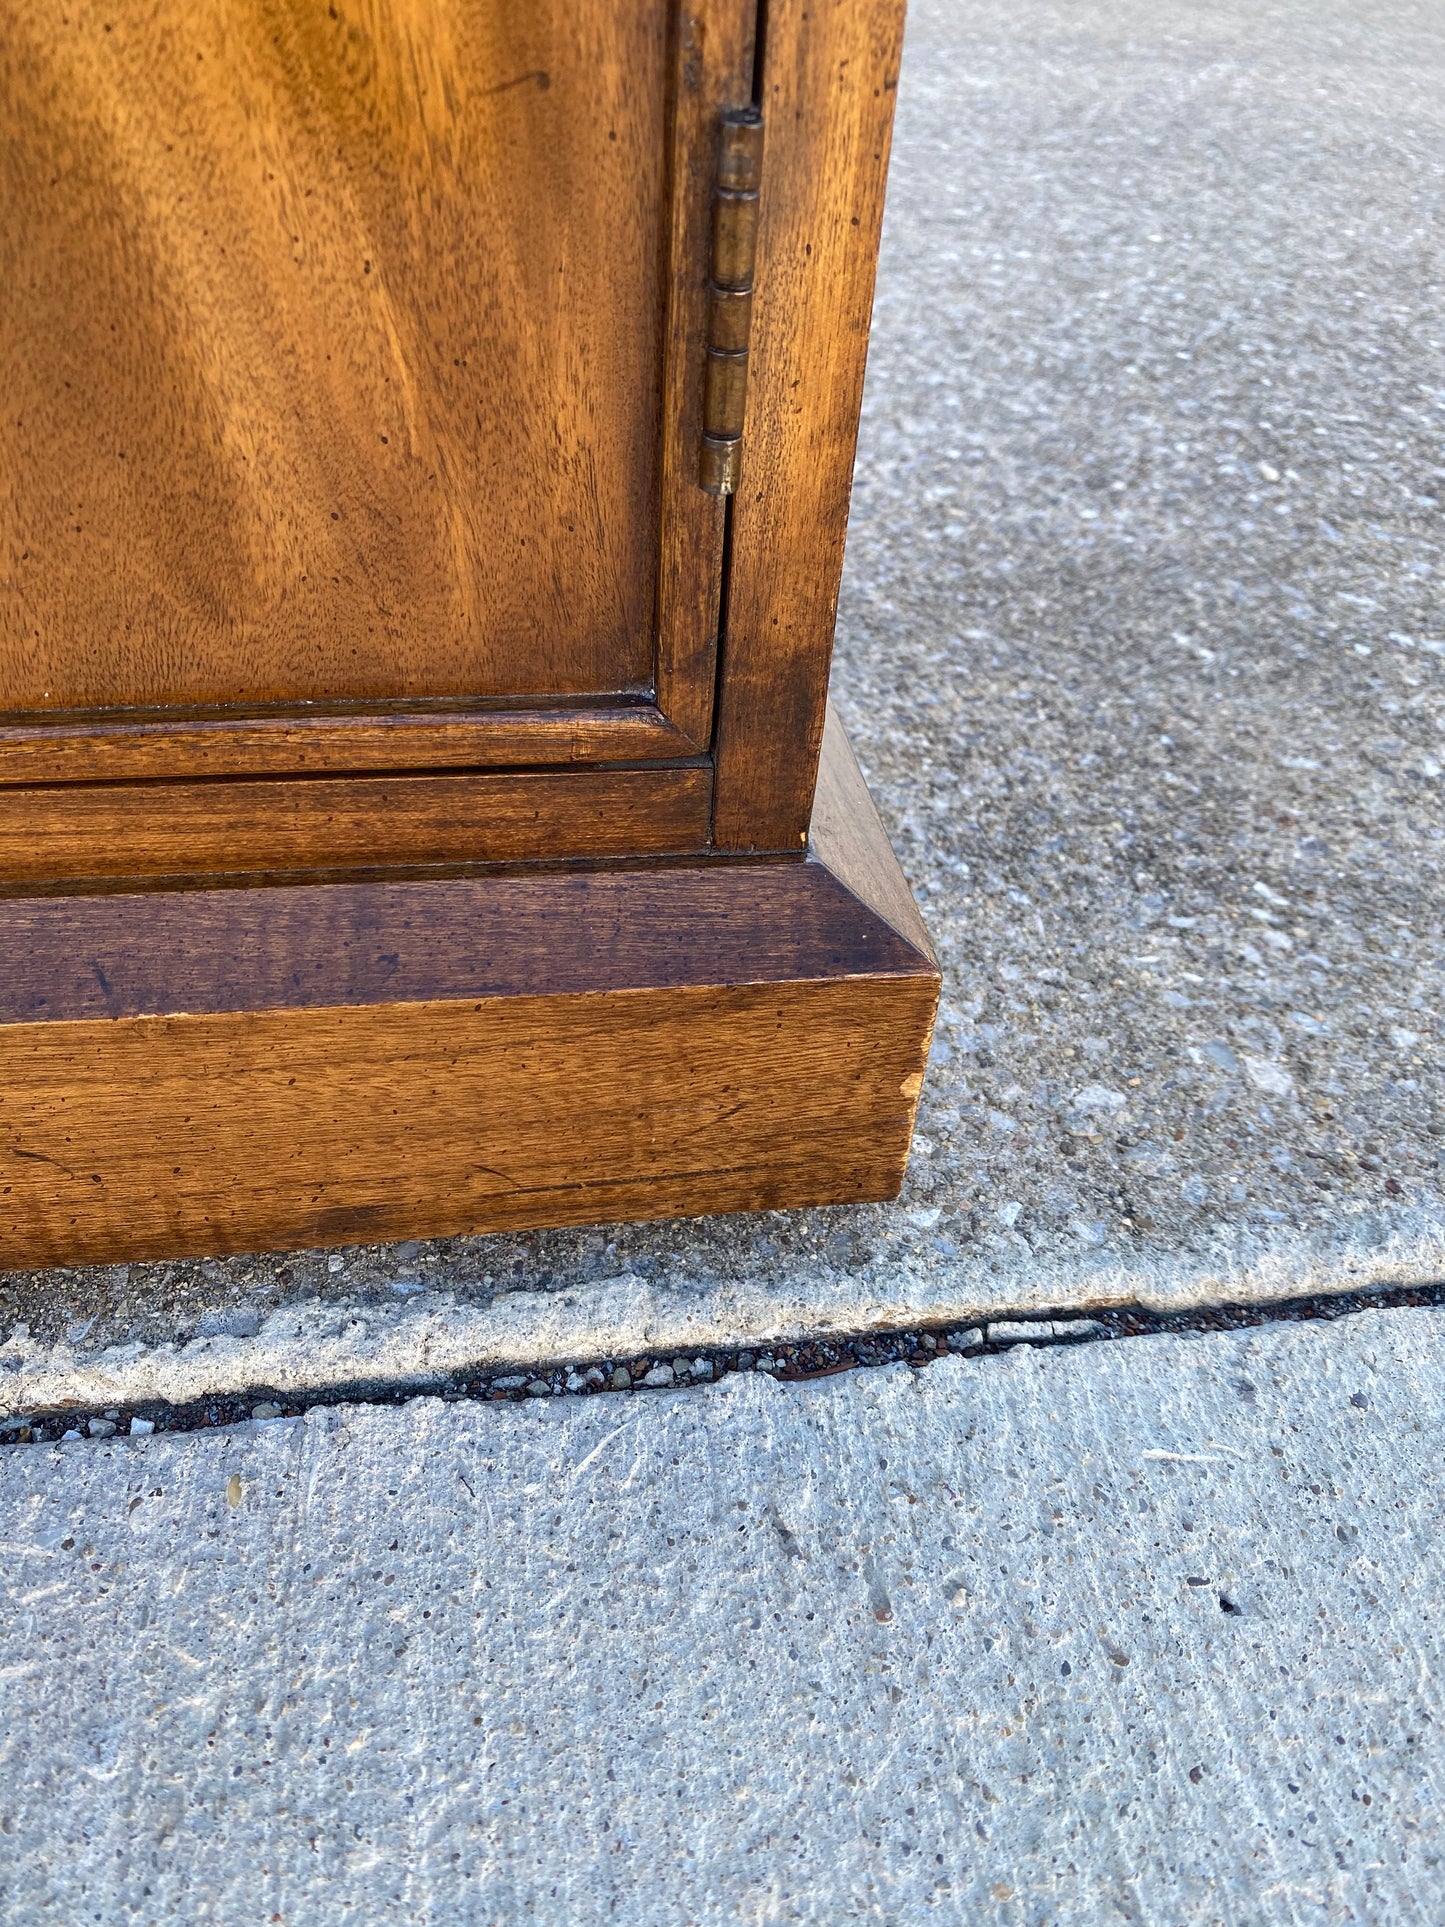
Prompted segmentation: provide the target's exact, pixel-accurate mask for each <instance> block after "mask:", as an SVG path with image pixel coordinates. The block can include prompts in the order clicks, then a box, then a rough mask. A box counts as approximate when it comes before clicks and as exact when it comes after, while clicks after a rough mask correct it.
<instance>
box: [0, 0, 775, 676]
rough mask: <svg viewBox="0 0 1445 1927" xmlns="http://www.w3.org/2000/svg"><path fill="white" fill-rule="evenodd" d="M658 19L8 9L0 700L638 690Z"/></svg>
mask: <svg viewBox="0 0 1445 1927" xmlns="http://www.w3.org/2000/svg"><path fill="white" fill-rule="evenodd" d="M696 10H697V9H695V11H696ZM703 11H706V13H707V14H708V16H709V19H711V17H712V16H713V15H714V14H718V13H729V12H730V14H731V16H737V15H739V14H740V13H741V12H742V11H743V10H742V9H741V8H740V7H739V6H737V5H736V4H729V5H728V6H724V5H721V4H719V5H717V6H713V5H709V6H708V7H707V8H706V9H703ZM669 13H670V9H669V7H668V5H666V4H665V3H664V0H637V3H636V4H634V5H630V6H627V7H612V6H608V5H605V4H603V3H602V0H532V3H531V4H529V5H527V6H525V7H512V6H505V5H502V4H500V0H446V4H443V3H442V0H335V4H333V5H331V6H330V7H323V6H307V7H282V6H273V5H269V4H263V3H262V0H215V4H208V5H205V6H194V5H191V4H188V0H136V4H134V5H131V6H125V7H120V8H115V7H110V6H109V5H108V4H107V5H106V6H104V7H103V6H101V5H100V0H74V4H73V5H68V6H67V8H66V10H65V11H64V13H63V14H61V13H57V11H56V10H55V9H54V8H53V7H51V6H43V5H41V4H39V0H5V4H4V7H3V33H0V97H3V102H4V114H5V116H6V127H5V133H6V139H5V141H4V144H3V149H4V155H5V162H4V167H5V172H4V175H3V185H0V200H3V205H4V207H5V210H6V215H5V221H4V223H3V226H0V287H3V289H4V296H5V298H4V310H3V312H4V321H3V329H0V378H3V391H4V394H5V407H6V432H5V436H4V438H3V442H0V449H3V454H0V463H3V473H0V502H3V504H4V524H5V535H6V542H7V547H8V550H9V553H8V556H7V558H6V560H7V567H6V571H5V575H6V584H7V586H6V590H5V595H4V600H3V603H0V707H4V708H6V709H12V710H14V709H21V710H34V711H62V710H65V709H71V708H90V707H95V706H102V705H108V704H125V705H135V704H143V705H167V704H176V703H183V704H191V705H196V704H226V703H232V702H236V701H242V702H253V703H254V702H273V701H313V700H317V701H324V700H340V699H353V698H357V699H389V698H393V699H404V698H408V697H435V696H446V697H453V696H457V697H483V696H487V695H492V694H522V695H534V696H536V695H546V694H549V693H567V692H576V693H581V692H587V691H596V690H608V691H616V690H639V691H640V690H644V689H646V688H648V687H649V686H650V685H651V682H652V679H653V647H652V642H653V627H654V617H655V601H656V595H657V574H658V560H657V557H658V522H659V489H660V479H659V462H660V436H659V419H660V409H661V394H662V383H663V355H664V343H663V330H662V328H661V326H660V317H661V316H662V314H663V312H664V280H663V277H664V275H665V274H666V272H667V237H668V233H669V225H670V219H671V215H670V207H669V200H668V195H669V168H670V165H671V163H670V161H669V154H668V127H669V103H670V95H671V76H670V71H669V69H670V61H671V57H672V55H671V47H672V39H671V35H670V22H669ZM718 37H719V39H721V37H722V36H721V34H720V33H719V36H718ZM738 51H739V50H738V49H733V50H731V51H729V50H727V49H724V48H722V47H721V46H720V47H719V53H720V55H723V56H724V57H725V63H726V62H728V61H730V62H732V63H733V64H736V58H737V55H738ZM717 74H718V68H717V64H716V63H715V62H714V63H713V64H712V65H710V66H709V67H708V69H707V74H706V88H704V89H703V91H704V92H705V91H706V89H708V88H711V89H715V88H716V86H717V85H718V84H720V83H719V81H718V78H717ZM698 91H699V90H698V89H694V90H693V95H690V96H689V97H688V98H689V100H691V99H693V98H694V97H695V96H696V95H697V94H698Z"/></svg>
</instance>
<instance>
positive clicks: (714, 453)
mask: <svg viewBox="0 0 1445 1927" xmlns="http://www.w3.org/2000/svg"><path fill="white" fill-rule="evenodd" d="M762 171H763V118H762V115H761V114H760V113H759V112H758V110H757V109H756V108H755V107H743V108H733V109H729V110H728V111H727V112H726V113H724V115H723V117H722V120H721V122H720V124H719V127H718V142H717V168H716V172H715V174H714V177H713V198H712V260H711V263H710V270H709V287H708V317H707V367H706V371H705V375H704V381H703V408H702V426H703V435H702V451H701V456H700V460H699V464H698V480H699V481H700V482H701V484H702V486H703V487H704V488H705V489H708V490H710V491H711V493H712V494H714V495H731V494H733V493H734V492H735V491H736V489H737V485H738V479H739V476H740V475H741V473H742V440H743V423H744V418H745V416H746V412H747V392H748V337H749V334H750V332H751V328H752V314H753V276H754V271H755V268H756V263H757V249H758V205H759V194H760V188H761V183H762Z"/></svg>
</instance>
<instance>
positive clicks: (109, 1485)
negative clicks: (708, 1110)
mask: <svg viewBox="0 0 1445 1927" xmlns="http://www.w3.org/2000/svg"><path fill="white" fill-rule="evenodd" d="M1442 1386H1445V1322H1442V1314H1440V1313H1438V1312H1433V1311H1410V1312H1402V1313H1385V1314H1378V1313H1377V1314H1366V1315H1363V1316H1360V1317H1357V1318H1351V1319H1347V1320H1344V1321H1342V1322H1340V1323H1339V1324H1335V1325H1330V1326H1320V1325H1308V1326H1279V1325H1276V1326H1270V1327H1267V1328H1265V1329H1263V1330H1260V1331H1256V1332H1252V1333H1246V1334H1233V1335H1229V1336H1220V1337H1208V1338H1199V1339H1193V1340H1186V1339H1177V1338H1148V1339H1139V1340H1131V1341H1126V1342H1124V1343H1120V1344H1115V1345H1082V1346H1078V1347H1075V1348H1072V1349H1067V1350H1065V1349H1058V1350H1054V1351H1048V1352H1035V1351H1030V1350H1028V1349H1020V1350H1018V1351H1015V1352H1010V1353H1006V1354H1004V1355H1002V1356H999V1357H994V1358H984V1359H979V1360H977V1361H971V1362H965V1361H963V1360H959V1359H950V1360H948V1361H946V1362H943V1363H939V1364H937V1365H932V1366H929V1367H927V1368H925V1369H923V1370H921V1371H913V1370H910V1369H909V1368H908V1367H906V1366H892V1367H887V1368H884V1369H882V1370H878V1371H872V1372H855V1373H852V1374H849V1375H847V1376H846V1377H842V1378H834V1379H828V1380H823V1381H820V1382H818V1383H816V1384H814V1385H811V1386H806V1387H799V1386H793V1387H786V1388H785V1387H780V1386H778V1385H775V1384H774V1383H773V1382H772V1381H771V1380H769V1379H766V1378H763V1377H761V1376H758V1375H749V1376H746V1377H741V1376H740V1377H735V1378H732V1379H730V1380H727V1381H726V1382H725V1383H724V1384H722V1385H719V1386H716V1387H710V1388H705V1389H698V1390H693V1391H687V1392H679V1393H659V1394H656V1395H649V1396H648V1397H645V1398H637V1397H627V1396H626V1395H618V1396H613V1395H607V1394H604V1395H602V1396H599V1397H596V1398H592V1399H589V1400H581V1399H556V1400H551V1401H535V1402H531V1403H527V1404H523V1405H501V1406H486V1405H471V1404H469V1405H446V1404H443V1403H441V1402H440V1401H437V1400H421V1401H418V1402H416V1403H414V1404H411V1405H407V1406H403V1407H400V1408H396V1407H392V1408H381V1407H374V1406H373V1407H366V1406H359V1407H350V1408H344V1409H340V1410H330V1411H320V1410H318V1411H316V1412H313V1413H312V1414H311V1415H309V1416H308V1417H306V1418H304V1419H298V1420H294V1421H289V1422H288V1421H279V1422H274V1423H271V1424H265V1425H259V1426H244V1427H240V1428H236V1429H232V1430H230V1431H228V1432H224V1433H222V1434H219V1435H216V1434H210V1435H207V1434H198V1435H191V1436H183V1435H171V1436H162V1435H157V1436H156V1437H153V1438H147V1439H135V1440H131V1439H123V1438H117V1439H111V1440H106V1441H104V1442H99V1441H86V1442H83V1443H78V1444H75V1445H59V1446H31V1447H23V1446H22V1447H16V1448H12V1449H10V1450H8V1451H6V1452H3V1453H0V1513H3V1517H4V1520H5V1538H6V1548H5V1563H4V1610H3V1613H0V1681H3V1692H4V1696H5V1718H4V1721H3V1729H0V1731H3V1737H0V1786H3V1788H4V1797H3V1817H0V1830H3V1840H0V1863H3V1869H4V1871H3V1872H0V1895H3V1900H0V1919H4V1920H5V1921H7V1922H15V1923H22V1922H23V1923H25V1924H26V1927H30V1923H33V1922H35V1921H40V1920H47V1919H55V1920H64V1921H66V1922H68V1923H69V1922H78V1921H82V1920H100V1921H104V1922H110V1921H119V1920H128V1921H130V1920H133V1921H136V1922H138V1923H148V1922H152V1921H155V1922H161V1921H171V1920H184V1921H187V1922H198V1923H199V1922H218V1923H225V1924H226V1927H232V1924H233V1923H252V1922H263V1921H277V1920H280V1921H282V1922H285V1923H288V1927H308V1923H313V1922H314V1923H325V1927H343V1923H349V1922H356V1923H358V1927H361V1924H362V1923H365V1927H370V1924H371V1923H373V1922H375V1921H377V1920H380V1919H383V1918H392V1917H396V1918H404V1919H406V1920H409V1921H415V1922H418V1923H431V1922H435V1923H453V1922H459V1921H466V1922H507V1923H510V1922H514V1921H524V1920H537V1921H546V1922H555V1923H564V1922H565V1923H568V1924H569V1927H583V1924H584V1923H588V1922H593V1921H599V1922H600V1921H613V1922H622V1923H633V1922H649V1923H650V1922H696V1923H712V1922H717V1923H723V1922H735V1921H814V1922H819V1923H828V1927H831V1924H832V1923H834V1922H838V1921H846V1920H858V1921H879V1922H909V1921H915V1920H924V1919H941V1920H954V1921H969V1922H976V1921H990V1922H992V1921H996V1922H999V1923H1001V1924H1004V1923H1007V1924H1008V1927H1025V1923H1027V1924H1028V1927H1059V1924H1060V1923H1074V1922H1078V1923H1089V1924H1090V1927H1092V1924H1093V1923H1096V1922H1104V1921H1115V1920H1119V1921H1139V1922H1150V1923H1160V1927H1164V1924H1165V1923H1167V1924H1168V1927H1181V1924H1182V1923H1185V1922H1190V1923H1193V1922H1200V1923H1205V1922H1208V1923H1214V1922H1220V1923H1240V1924H1241V1927H1244V1923H1248V1924H1249V1927H1273V1923H1276V1922H1278V1923H1284V1922H1289V1923H1297V1922H1299V1923H1303V1922H1308V1923H1316V1922H1324V1921H1355V1922H1361V1923H1366V1922H1368V1923H1376V1922H1385V1921H1388V1922H1390V1923H1392V1927H1394V1924H1395V1923H1406V1922H1414V1921H1419V1922H1422V1923H1431V1927H1433V1923H1434V1922H1437V1921H1438V1920H1439V1918H1440V1912H1441V1897H1442V1892H1445V1878H1442V1855H1445V1828H1442V1821H1441V1814H1442V1810H1445V1809H1442V1791H1445V1789H1442V1773H1445V1750H1442V1748H1445V1742H1442V1721H1445V1707H1442V1705H1441V1693H1440V1676H1441V1672H1442V1667H1445V1642H1442V1635H1445V1627H1442V1623H1441V1616H1440V1600H1441V1598H1442V1596H1445V1564H1442V1561H1445V1552H1442V1547H1445V1535H1442V1529H1441V1528H1442V1491H1441V1484H1440V1477H1439V1466H1440V1461H1441V1455H1442V1450H1445V1408H1442V1398H1441V1388H1442Z"/></svg>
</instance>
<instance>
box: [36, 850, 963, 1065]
mask: <svg viewBox="0 0 1445 1927" xmlns="http://www.w3.org/2000/svg"><path fill="white" fill-rule="evenodd" d="M860 902H861V900H860V898H859V897H858V896H857V895H856V894H855V892H854V891H853V890H851V889H850V888H849V887H848V885H846V884H845V883H843V882H842V881H841V880H840V878H838V877H837V876H835V875H834V874H833V872H832V871H831V870H830V869H828V867H827V866H826V865H825V864H822V863H799V862H796V861H794V862H788V863H770V864H714V865H709V866H705V867H695V868H694V867H681V866H680V867H678V868H657V869H646V870H636V869H626V870H602V871H595V872H583V873H579V874H573V875H565V874H551V875H549V874H543V875H538V876H526V875H506V876H485V877H451V878H447V879H445V880H436V881H422V882H388V883H381V882H369V883H357V884H309V885H308V884H298V885H291V886H288V887H285V888H272V889H265V890H245V889H243V890H204V891H176V892H174V893H167V894H148V895H144V896H91V897H46V898H40V899H17V900H14V901H11V902H4V903H0V946H3V955H4V958H5V969H4V971H3V972H0V1027H3V1026H4V1025H6V1024H24V1023H36V1022H44V1023H58V1022H62V1021H64V1022H67V1023H70V1022H82V1021H85V1020H89V1019H92V1018H101V1017H109V1018H122V1017H148V1016H156V1015H163V1014H164V1013H166V1012H168V1011H186V1012H189V1013H191V1014H192V1015H204V1016H213V1015H216V1014H218V1013H223V1012H227V1011H234V1010H250V1011H262V1010H291V1009H302V1010H315V1009H322V1008H325V1007H327V1006H332V1005H334V1006H338V1007H339V1006H345V1007H347V1008H350V1009H357V1010H359V1009H363V1008H366V1007H368V1006H370V1005H373V1004H395V1003H435V1002H438V1001H443V1000H446V999H452V1000H460V1001H467V1000H470V999H474V998H478V997H492V998H495V997H520V996H530V995H533V994H537V993H540V992H545V993H546V994H547V995H549V996H558V995H562V994H571V993H580V992H584V991H617V990H646V989H657V988H665V987H680V986H682V985H685V984H692V985H698V984H712V985H726V984H732V985H736V984H744V983H786V982H788V981H790V980H791V979H794V978H801V977H807V978H810V979H818V980H823V979H831V978H842V977H885V976H900V975H901V976H920V975H923V976H928V975H931V974H933V965H932V963H931V961H930V960H929V958H928V956H927V955H926V953H924V952H922V951H920V950H919V948H918V947H917V946H916V945H915V944H913V943H911V942H910V941H908V940H907V939H906V938H903V937H900V936H899V935H898V933H897V932H896V931H894V930H893V929H892V928H891V927H890V926H889V925H888V923H886V922H885V921H883V920H881V919H880V918H879V917H878V916H876V915H873V914H869V913H868V912H867V910H866V907H865V908H863V909H861V910H860Z"/></svg>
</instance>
